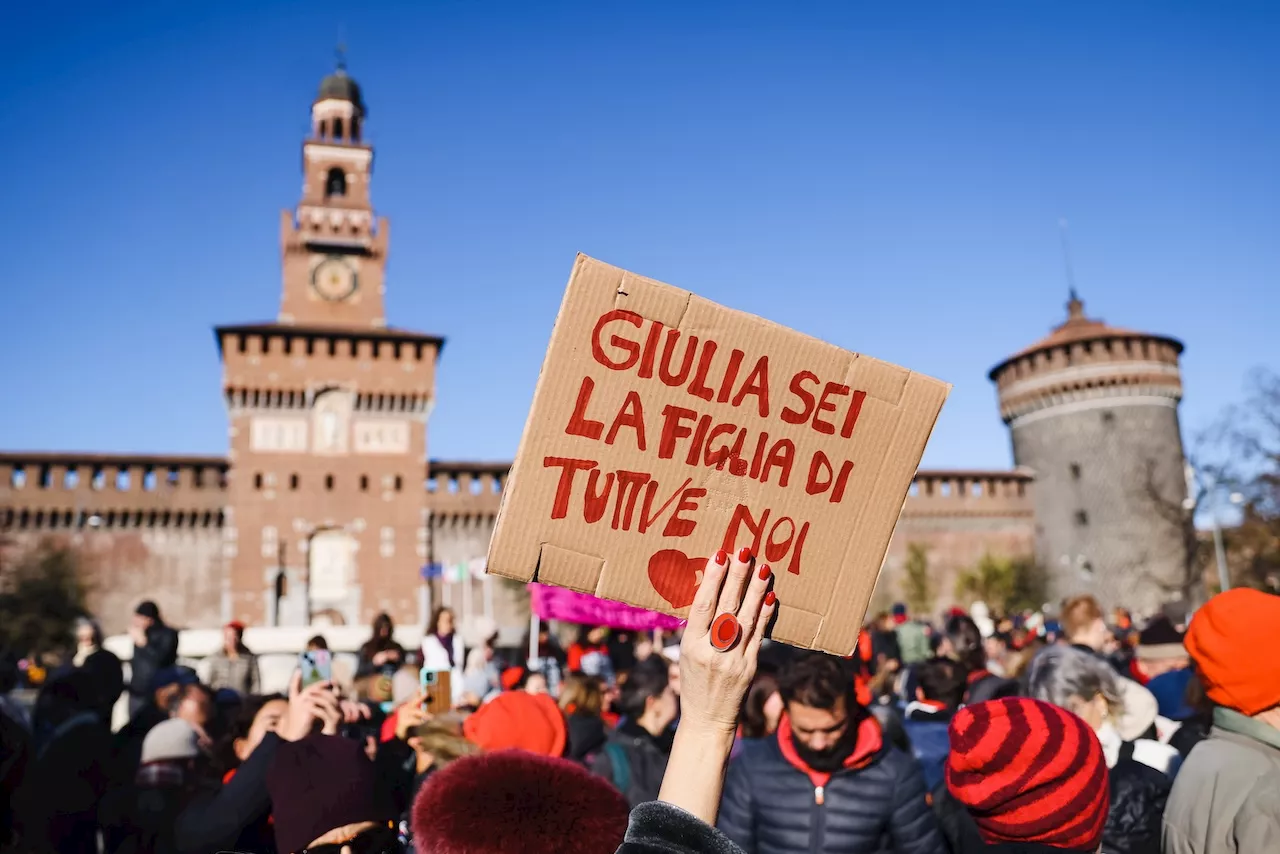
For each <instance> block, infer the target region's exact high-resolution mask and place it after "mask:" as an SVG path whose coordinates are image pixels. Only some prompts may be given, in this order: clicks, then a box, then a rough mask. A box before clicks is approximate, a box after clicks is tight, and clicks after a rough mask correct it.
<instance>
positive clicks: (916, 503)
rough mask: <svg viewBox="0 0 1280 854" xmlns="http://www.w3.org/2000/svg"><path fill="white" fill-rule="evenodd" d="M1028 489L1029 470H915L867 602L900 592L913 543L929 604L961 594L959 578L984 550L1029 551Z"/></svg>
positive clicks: (896, 598) (885, 603)
mask: <svg viewBox="0 0 1280 854" xmlns="http://www.w3.org/2000/svg"><path fill="white" fill-rule="evenodd" d="M1033 495H1034V489H1033V484H1032V482H1031V477H1030V475H1028V474H1026V473H1023V472H1008V471H1006V472H930V471H921V472H918V473H917V474H916V477H915V480H914V481H913V482H912V485H911V491H910V493H909V494H908V497H907V502H906V504H905V506H904V507H903V511H902V516H901V518H899V520H898V526H897V527H896V528H895V529H894V532H893V539H892V540H891V541H890V543H889V553H888V554H887V555H886V556H885V563H884V568H883V570H882V571H881V574H880V580H879V582H878V583H877V585H876V590H875V593H874V594H873V596H872V600H871V601H872V606H871V607H872V610H876V611H878V610H884V609H887V608H888V607H889V606H890V604H891V603H893V602H900V601H903V600H904V599H905V598H906V596H905V590H904V588H903V578H904V577H903V567H904V565H905V563H906V559H907V553H908V548H909V546H910V545H912V544H919V545H922V546H924V547H925V549H926V555H927V559H928V566H929V577H930V586H931V592H932V594H933V610H934V611H935V612H938V611H941V610H943V609H944V608H945V607H946V606H949V605H951V604H953V603H956V602H958V601H960V597H958V596H957V595H956V583H957V579H958V578H959V576H960V575H961V573H963V572H964V571H965V570H968V569H970V568H972V567H973V566H974V565H975V564H976V563H977V562H978V561H979V560H981V559H982V558H983V557H984V556H985V555H988V554H989V555H991V556H993V557H1007V558H1018V557H1026V556H1030V555H1032V554H1033V553H1034V549H1035V518H1034V505H1033Z"/></svg>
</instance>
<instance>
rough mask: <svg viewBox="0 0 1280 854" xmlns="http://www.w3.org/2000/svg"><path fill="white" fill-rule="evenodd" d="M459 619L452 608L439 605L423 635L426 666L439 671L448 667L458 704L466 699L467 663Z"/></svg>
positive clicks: (425, 667) (423, 656)
mask: <svg viewBox="0 0 1280 854" xmlns="http://www.w3.org/2000/svg"><path fill="white" fill-rule="evenodd" d="M457 629H458V626H457V620H456V618H455V617H454V614H453V609H451V608H444V607H440V608H436V610H435V612H434V613H432V615H431V622H430V623H429V624H428V625H427V634H426V637H424V638H423V639H422V669H423V670H428V671H435V672H437V673H439V672H441V671H444V670H447V671H449V673H450V674H451V675H450V685H449V687H450V689H451V690H452V692H453V702H454V704H455V705H457V704H458V703H460V702H461V701H462V694H463V691H464V680H463V665H464V664H466V658H465V657H464V650H463V648H462V636H461V635H460V634H458V631H457Z"/></svg>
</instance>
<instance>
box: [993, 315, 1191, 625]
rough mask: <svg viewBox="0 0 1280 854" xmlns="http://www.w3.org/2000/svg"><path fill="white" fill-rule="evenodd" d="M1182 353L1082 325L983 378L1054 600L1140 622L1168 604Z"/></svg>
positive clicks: (1177, 492) (1177, 520)
mask: <svg viewBox="0 0 1280 854" xmlns="http://www.w3.org/2000/svg"><path fill="white" fill-rule="evenodd" d="M1181 352H1182V344H1181V343H1180V342H1179V341H1177V340H1175V339H1173V338H1169V337H1167V336H1163V335H1149V334H1145V333H1141V332H1132V331H1128V330H1124V329H1117V328H1115V327H1112V326H1108V325H1106V324H1105V323H1103V322H1102V321H1100V320H1093V319H1090V318H1088V317H1086V316H1085V314H1084V304H1083V303H1082V302H1081V301H1080V300H1079V299H1078V298H1077V297H1076V295H1075V293H1074V292H1073V293H1072V294H1071V301H1070V302H1069V303H1068V304H1067V320H1066V322H1065V323H1063V324H1062V325H1061V326H1059V327H1057V328H1056V329H1054V330H1053V331H1052V332H1051V333H1050V334H1049V336H1048V337H1046V338H1044V339H1043V340H1041V341H1039V342H1037V343H1036V344H1034V345H1032V346H1031V347H1029V348H1027V349H1026V350H1023V351H1022V352H1020V353H1018V354H1016V355H1014V356H1011V357H1009V358H1008V359H1006V360H1005V361H1003V362H1001V363H1000V364H998V365H996V366H995V367H994V368H992V370H991V373H990V375H989V376H990V378H991V380H992V381H994V382H995V384H996V389H997V393H998V395H999V399H1000V414H1001V416H1002V417H1003V418H1004V421H1005V423H1006V424H1008V425H1009V430H1010V432H1011V434H1012V438H1013V458H1014V462H1015V464H1016V465H1018V466H1020V467H1025V468H1028V469H1030V470H1031V471H1032V472H1033V473H1034V475H1035V511H1036V552H1037V555H1038V557H1039V560H1040V561H1041V562H1042V563H1043V564H1044V566H1045V567H1046V569H1047V570H1048V571H1049V574H1050V578H1051V583H1052V590H1051V593H1052V594H1053V595H1054V596H1055V597H1061V596H1068V595H1073V594H1076V593H1086V592H1087V593H1092V594H1094V595H1095V596H1097V597H1098V599H1099V600H1100V601H1101V602H1102V604H1103V606H1104V607H1111V606H1115V605H1124V606H1127V607H1130V608H1134V609H1136V610H1139V611H1143V612H1150V611H1151V610H1153V609H1155V608H1156V607H1158V606H1159V605H1160V604H1162V603H1163V602H1165V601H1167V600H1169V599H1171V598H1174V597H1176V596H1177V593H1176V592H1175V591H1176V590H1177V589H1178V587H1179V585H1180V581H1181V579H1182V578H1183V572H1184V566H1185V557H1186V552H1185V548H1186V546H1185V540H1184V536H1183V535H1184V531H1185V528H1184V523H1183V522H1182V521H1181V503H1182V501H1183V499H1184V498H1185V497H1186V482H1185V477H1184V473H1183V472H1184V458H1183V450H1182V434H1181V431H1180V430H1179V427H1178V401H1179V400H1181V398H1182V379H1181V374H1180V373H1179V370H1178V356H1179V354H1180V353H1181Z"/></svg>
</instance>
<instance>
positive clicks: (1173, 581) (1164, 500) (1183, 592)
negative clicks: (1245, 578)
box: [1124, 459, 1217, 602]
mask: <svg viewBox="0 0 1280 854" xmlns="http://www.w3.org/2000/svg"><path fill="white" fill-rule="evenodd" d="M1187 464H1188V465H1190V466H1191V467H1192V468H1193V469H1194V470H1196V471H1200V472H1204V473H1205V474H1207V475H1209V476H1210V477H1216V476H1217V471H1216V469H1214V468H1213V467H1211V466H1210V465H1208V464H1207V463H1202V464H1199V465H1197V464H1196V463H1195V462H1193V461H1192V460H1190V459H1188V460H1187ZM1201 480H1202V479H1197V480H1196V481H1195V482H1194V483H1188V484H1187V487H1188V489H1189V490H1190V492H1189V493H1188V494H1187V495H1186V496H1185V497H1184V496H1182V495H1181V494H1180V493H1181V490H1180V489H1178V490H1174V489H1170V488H1168V487H1167V485H1166V488H1163V489H1162V488H1161V484H1160V482H1159V480H1158V479H1157V475H1156V462H1155V460H1152V459H1148V460H1147V465H1146V475H1145V477H1144V478H1143V480H1142V482H1141V483H1140V484H1138V487H1137V488H1138V496H1137V497H1138V499H1139V500H1141V501H1145V502H1146V504H1147V507H1148V508H1149V509H1150V510H1151V513H1150V516H1149V522H1148V524H1150V525H1162V526H1164V528H1165V529H1166V531H1167V532H1168V533H1169V536H1170V537H1171V538H1176V539H1177V542H1178V545H1177V549H1178V571H1177V574H1176V575H1175V576H1174V577H1172V578H1161V577H1158V576H1157V575H1155V574H1154V573H1152V572H1151V571H1150V570H1149V569H1147V568H1146V567H1145V566H1143V565H1139V566H1131V567H1124V570H1125V571H1127V572H1135V573H1138V574H1139V575H1140V576H1141V577H1142V578H1143V579H1144V580H1145V581H1147V582H1149V583H1151V584H1154V585H1155V586H1156V587H1158V588H1159V589H1160V590H1161V591H1163V592H1164V593H1166V594H1170V595H1172V596H1174V597H1175V598H1176V599H1178V600H1179V601H1182V602H1199V601H1201V600H1202V599H1203V597H1204V592H1205V572H1206V571H1207V570H1208V568H1209V563H1210V559H1211V558H1212V555H1213V549H1212V547H1209V548H1206V547H1205V543H1204V542H1203V541H1202V540H1201V538H1200V535H1199V533H1198V532H1197V531H1196V514H1197V513H1198V512H1199V511H1200V509H1201V508H1202V507H1203V506H1204V502H1205V500H1206V498H1207V495H1208V494H1207V492H1206V491H1205V487H1204V484H1203V483H1202V482H1201Z"/></svg>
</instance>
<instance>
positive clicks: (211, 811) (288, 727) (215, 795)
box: [174, 674, 342, 854]
mask: <svg viewBox="0 0 1280 854" xmlns="http://www.w3.org/2000/svg"><path fill="white" fill-rule="evenodd" d="M290 693H291V695H292V696H291V697H290V699H289V707H288V710H287V711H286V712H285V714H284V717H283V718H282V719H280V720H279V728H278V729H277V731H276V732H265V733H263V735H262V740H261V742H259V743H258V745H257V746H256V747H254V748H253V752H252V753H250V754H249V757H248V758H247V759H245V760H244V761H243V762H242V763H240V765H239V766H238V767H237V768H236V769H235V774H234V775H232V776H230V777H228V778H225V779H226V781H225V782H221V781H217V780H209V781H207V782H206V784H205V785H203V786H201V787H199V788H198V789H197V790H196V791H194V792H193V793H192V794H191V798H190V800H189V801H188V802H187V804H186V806H185V808H184V809H183V810H182V812H180V813H179V814H178V818H177V821H175V822H174V838H175V839H176V840H177V854H214V852H217V851H252V852H255V854H258V852H264V854H270V852H271V851H273V850H274V848H273V847H272V846H273V843H272V844H270V845H269V844H267V841H266V840H263V839H262V834H261V832H260V828H261V826H262V820H263V818H264V817H265V816H266V815H268V814H269V813H270V811H271V796H270V793H269V792H268V790H267V770H268V769H269V768H270V767H271V764H272V762H273V760H274V759H275V756H276V752H277V751H278V750H279V748H280V745H281V744H282V743H283V742H285V741H298V740H299V739H302V738H305V737H306V736H308V735H310V734H311V732H312V730H313V729H314V728H315V727H316V726H317V725H318V724H317V723H316V722H317V721H322V722H323V723H324V726H325V728H326V729H327V730H328V731H332V732H336V731H337V728H338V726H339V724H340V723H341V721H342V711H341V708H340V706H339V702H338V695H337V693H336V692H335V691H334V690H333V686H332V685H330V684H329V683H327V682H317V683H316V684H314V685H311V686H309V687H307V688H305V689H301V690H298V679H297V675H296V674H295V677H294V685H293V688H292V689H291V692H290Z"/></svg>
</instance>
